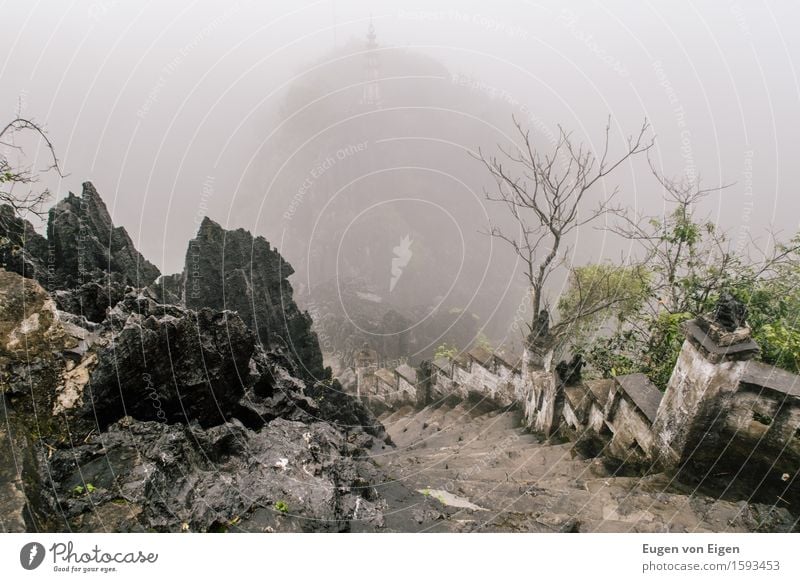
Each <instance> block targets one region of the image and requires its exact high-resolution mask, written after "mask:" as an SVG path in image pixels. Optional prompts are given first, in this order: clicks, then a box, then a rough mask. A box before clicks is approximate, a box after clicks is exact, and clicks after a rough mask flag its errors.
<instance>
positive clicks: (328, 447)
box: [0, 184, 386, 531]
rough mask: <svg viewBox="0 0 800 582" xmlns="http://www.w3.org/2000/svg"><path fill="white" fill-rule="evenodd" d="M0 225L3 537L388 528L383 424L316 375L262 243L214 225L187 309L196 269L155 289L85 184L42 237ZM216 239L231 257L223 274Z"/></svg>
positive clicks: (206, 234) (280, 273)
mask: <svg viewBox="0 0 800 582" xmlns="http://www.w3.org/2000/svg"><path fill="white" fill-rule="evenodd" d="M2 212H3V213H4V214H3V215H4V216H6V215H8V216H7V217H8V218H9V219H13V220H7V221H5V222H3V224H4V228H5V231H3V232H4V233H5V234H4V237H5V238H4V239H3V240H2V241H0V243H1V244H0V251H2V252H4V253H6V254H4V255H3V257H4V258H9V259H14V260H16V261H17V262H16V263H14V262H13V261H6V262H5V264H6V266H9V267H10V268H11V267H16V271H17V272H10V271H6V270H3V269H0V389H1V391H2V398H3V404H4V406H3V407H2V408H1V409H0V415H1V417H0V529H2V530H3V531H54V530H55V531H59V530H70V531H99V530H107V531H108V530H110V531H187V530H190V531H220V530H226V529H238V530H242V531H347V530H350V529H351V528H355V529H357V530H359V531H365V530H366V531H369V530H373V529H375V528H383V527H384V523H383V512H384V510H385V501H383V500H382V499H381V498H380V496H379V495H378V494H377V493H376V490H375V489H374V487H373V485H372V483H373V482H375V481H379V480H381V479H382V478H381V477H380V476H379V475H378V474H377V470H376V468H375V465H374V463H373V462H372V461H370V460H369V458H368V457H367V454H366V453H367V450H368V449H369V448H371V447H374V446H386V445H385V444H382V440H383V439H384V438H385V433H384V431H383V427H382V426H381V425H380V423H378V422H377V421H376V420H375V419H374V417H373V416H372V415H371V414H370V413H369V412H368V411H367V410H366V409H365V408H364V407H363V406H361V404H360V403H358V402H357V401H355V400H354V399H352V398H351V397H349V396H347V395H345V394H344V393H343V392H342V391H341V387H340V386H338V383H337V382H335V381H333V380H330V379H329V377H328V376H326V375H325V370H323V369H322V366H321V362H322V356H321V353H320V351H319V347H318V344H317V341H316V336H314V335H313V333H312V332H311V331H310V321H309V318H308V316H307V315H306V314H304V313H302V312H300V310H299V309H298V308H297V307H296V305H295V304H294V301H293V299H292V297H291V286H290V285H289V283H288V281H287V280H286V277H287V276H288V275H289V274H290V273H291V268H290V267H289V266H288V265H287V264H286V263H285V262H284V261H283V260H282V259H281V257H280V255H279V254H278V253H277V252H276V251H274V250H272V249H271V248H270V247H269V244H268V243H267V242H266V241H264V240H263V239H261V238H256V239H253V237H252V236H251V235H249V233H246V232H244V231H236V232H234V233H225V232H224V231H222V229H221V228H219V227H218V226H217V225H215V224H214V223H212V222H211V221H208V220H207V221H206V222H205V223H204V228H203V229H201V232H200V234H199V235H198V239H199V240H200V245H199V246H200V247H202V249H201V252H202V253H209V256H210V257H211V258H210V259H208V260H206V257H204V256H201V257H200V261H201V263H202V265H203V269H202V270H201V273H202V275H203V276H204V277H206V278H207V281H208V283H209V287H208V289H207V293H206V294H205V295H203V296H202V298H203V300H202V301H199V298H198V297H194V298H192V301H190V303H191V305H188V306H187V305H186V304H185V303H184V302H183V301H182V298H183V297H185V296H187V294H190V293H191V289H190V288H189V287H187V285H188V284H189V283H187V281H190V278H191V275H192V273H191V272H187V273H185V274H182V275H178V276H173V277H165V278H163V280H162V281H160V282H159V284H154V279H155V278H156V276H157V275H158V271H157V270H156V269H155V267H152V265H150V264H149V263H147V262H146V261H145V260H144V259H143V258H142V257H141V255H139V253H138V251H136V249H135V248H134V247H133V245H132V243H131V241H130V238H129V237H128V235H127V234H126V233H125V231H124V230H123V229H118V228H116V227H114V225H113V224H112V223H111V220H110V217H109V215H108V213H107V211H106V209H105V206H104V205H103V203H102V201H101V200H100V199H99V197H98V196H97V193H96V192H95V191H94V188H92V187H91V185H90V184H85V185H84V192H83V196H82V197H81V198H80V199H79V198H77V197H75V196H73V195H70V196H69V197H68V198H67V199H65V200H64V201H62V202H61V203H59V204H58V205H56V207H55V208H54V209H53V211H51V214H50V223H49V227H48V234H49V236H50V237H51V239H50V240H46V239H44V238H43V237H40V236H39V235H37V234H36V233H35V232H34V231H33V228H32V227H31V226H30V225H29V224H27V223H25V222H24V221H21V220H19V219H17V218H15V217H14V215H13V213H10V212H9V211H8V210H3V211H2ZM8 235H11V236H8ZM37 237H38V238H37ZM106 237H107V238H106ZM226 238H229V239H231V240H233V241H234V245H233V248H234V249H236V250H237V252H238V253H239V255H238V257H237V260H236V262H235V261H234V260H233V258H231V260H230V261H227V265H228V266H230V268H228V267H226V268H225V269H224V270H219V271H215V270H214V269H213V267H214V263H218V264H219V265H221V264H222V263H221V262H220V260H221V259H222V256H221V253H223V252H224V251H227V250H230V249H229V248H228V247H223V246H221V245H219V244H218V243H219V241H220V240H221V239H222V240H224V239H226ZM31 241H32V242H31ZM28 242H31V244H30V245H28V246H26V243H28ZM249 246H253V257H254V259H253V264H252V267H251V266H249V263H245V262H244V261H245V259H246V256H245V254H244V253H245V249H246V248H248V247H249ZM29 251H30V252H29ZM45 252H49V253H50V255H48V260H47V262H46V263H45V262H44V260H43V258H42V257H43V256H44V255H43V253H45ZM190 253H191V251H190ZM190 256H191V255H190ZM228 256H229V255H228V253H225V257H226V260H227V257H228ZM50 259H52V260H50ZM45 264H47V265H48V266H50V265H52V266H53V268H52V269H50V270H49V271H48V270H46V269H44V268H43V266H44V265H45ZM223 273H224V274H225V279H223V277H222V275H223ZM216 275H218V276H219V277H220V279H219V283H218V284H216V282H215V280H214V276H216ZM45 286H47V287H49V289H50V292H49V293H48V291H47V290H46V289H45ZM225 293H231V294H232V295H233V296H234V297H236V299H237V301H235V302H234V307H236V308H237V310H236V311H231V310H229V309H225V308H224V307H225V296H226V295H225ZM246 293H249V294H246ZM243 299H245V301H243ZM248 301H249V302H250V304H251V305H248ZM206 304H207V305H206ZM286 338H288V341H287V340H286ZM293 347H294V348H297V349H293ZM306 362H308V363H309V366H307V367H304V364H305V363H306ZM315 374H319V375H320V376H321V381H316V378H315V377H314V375H315ZM374 437H377V438H374Z"/></svg>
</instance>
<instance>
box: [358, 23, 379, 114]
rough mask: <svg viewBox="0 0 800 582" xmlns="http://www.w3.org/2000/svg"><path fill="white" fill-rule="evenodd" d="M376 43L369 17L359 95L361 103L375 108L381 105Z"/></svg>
mask: <svg viewBox="0 0 800 582" xmlns="http://www.w3.org/2000/svg"><path fill="white" fill-rule="evenodd" d="M377 48H378V43H377V42H376V35H375V25H374V24H373V23H372V17H371V16H370V19H369V28H368V29H367V52H366V53H365V59H366V62H365V63H364V70H365V77H366V78H365V79H364V81H365V84H364V92H363V94H362V96H361V104H362V105H368V106H371V107H375V108H380V106H381V92H380V87H379V86H378V69H379V62H378V53H377V50H376V49H377Z"/></svg>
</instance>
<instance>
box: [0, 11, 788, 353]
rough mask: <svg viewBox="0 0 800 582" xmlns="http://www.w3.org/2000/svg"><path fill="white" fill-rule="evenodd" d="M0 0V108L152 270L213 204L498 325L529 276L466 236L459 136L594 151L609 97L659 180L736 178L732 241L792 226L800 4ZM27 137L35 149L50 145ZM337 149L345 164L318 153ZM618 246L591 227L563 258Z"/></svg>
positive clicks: (316, 274) (639, 166)
mask: <svg viewBox="0 0 800 582" xmlns="http://www.w3.org/2000/svg"><path fill="white" fill-rule="evenodd" d="M3 14H4V17H3V19H2V22H0V38H1V39H2V41H0V42H2V43H3V48H4V50H3V51H2V53H0V54H2V55H3V57H2V61H0V62H1V63H2V64H1V65H0V82H1V84H0V86H2V91H1V92H0V109H2V111H3V112H4V114H5V117H6V118H7V119H11V118H12V117H13V115H14V114H15V112H16V111H17V110H19V111H20V113H21V114H22V115H24V116H27V117H31V118H33V119H35V120H36V121H38V122H40V123H42V124H43V125H45V126H46V128H47V131H48V135H49V136H50V138H51V140H52V141H53V143H54V145H55V147H56V150H57V153H58V155H59V157H60V159H61V162H62V165H63V170H64V174H65V176H64V177H63V178H59V177H58V176H56V175H53V174H52V173H51V174H47V175H45V176H43V178H42V183H43V185H46V186H48V187H49V188H50V189H51V190H52V191H53V193H54V195H55V198H56V199H57V198H59V197H62V196H64V195H66V193H67V191H69V190H72V191H74V192H79V191H80V184H81V183H82V182H83V181H85V180H91V181H92V182H94V184H95V186H96V187H97V189H98V191H99V192H100V193H101V195H102V196H103V197H104V198H105V200H106V201H107V203H108V206H109V209H110V211H111V213H112V215H113V217H114V220H115V222H116V223H117V224H119V225H122V226H124V227H125V228H126V229H127V230H128V232H129V233H130V234H131V236H132V238H133V240H134V242H135V243H136V245H137V247H138V248H139V249H140V250H141V252H142V253H143V254H144V255H145V256H146V257H148V258H149V259H150V260H151V261H152V262H154V263H155V264H156V265H157V266H158V267H159V268H160V269H161V271H162V272H163V273H172V272H177V271H180V270H181V269H182V265H183V260H184V254H185V251H186V241H187V240H188V239H190V238H191V237H192V235H193V234H194V232H195V231H196V229H197V226H198V225H199V223H200V220H201V219H202V217H203V216H204V215H206V214H207V215H209V216H210V217H212V218H214V219H215V220H216V221H218V222H220V223H221V224H222V225H223V226H226V227H243V228H247V229H249V230H252V231H254V232H256V233H257V234H260V235H263V236H265V237H266V238H267V239H268V240H270V241H271V242H272V243H273V244H275V245H276V246H277V247H278V248H279V249H280V250H281V252H282V253H283V254H284V255H285V256H286V257H287V258H289V260H290V261H291V262H292V263H293V264H294V265H295V268H296V270H297V271H298V273H297V274H296V275H295V276H294V277H295V280H294V284H295V286H296V288H297V289H298V290H299V291H304V290H309V289H311V288H313V286H314V285H315V284H320V285H322V284H325V283H326V282H329V281H331V280H334V281H336V280H349V279H354V280H359V281H363V280H364V278H365V277H366V278H367V279H369V278H370V276H372V275H374V274H375V273H374V270H375V269H376V268H383V267H380V266H381V265H385V268H384V271H385V272H383V271H381V273H382V274H380V276H378V275H375V280H373V281H372V282H369V281H368V282H367V283H365V287H364V288H363V289H362V290H361V291H360V292H361V293H362V295H363V294H367V295H369V294H372V295H375V294H377V296H379V297H380V298H382V300H384V302H386V301H388V299H387V298H389V297H390V293H395V290H396V295H391V297H393V299H392V304H393V305H398V306H402V307H404V308H406V309H412V308H414V306H416V305H420V304H424V305H430V304H438V303H442V302H444V305H449V306H450V307H453V306H455V307H458V308H465V309H470V310H472V311H475V312H477V313H480V314H481V317H482V318H483V319H482V320H481V321H487V320H488V319H491V318H495V319H497V318H498V317H499V319H498V321H499V323H498V328H503V327H504V326H506V325H507V322H508V320H509V317H510V314H513V312H514V309H515V306H516V305H518V304H519V301H520V294H521V293H523V292H524V287H523V286H522V281H521V280H520V279H519V278H518V277H516V275H515V274H514V269H515V267H514V260H513V257H511V256H509V255H508V254H507V250H506V249H500V248H498V247H496V246H491V245H490V243H489V242H488V241H485V240H484V239H482V238H481V237H480V236H478V235H477V233H478V231H479V230H480V228H481V226H485V225H486V223H487V221H488V217H489V216H492V213H493V212H496V210H492V209H491V208H488V207H487V203H486V202H485V201H483V200H482V197H481V189H482V188H483V187H485V186H487V185H488V184H490V183H491V182H490V181H489V180H487V179H486V178H487V177H486V176H485V175H483V174H481V168H480V167H479V166H478V165H476V161H475V160H474V159H473V158H472V157H470V155H469V152H470V151H472V152H474V151H476V150H477V149H478V148H482V149H483V150H484V151H487V152H492V151H493V150H494V149H495V147H496V144H497V143H501V144H502V143H509V140H513V136H512V135H511V115H512V114H513V115H515V116H516V117H517V118H518V119H519V120H520V121H521V122H523V123H524V124H525V125H526V126H528V127H530V129H531V131H532V133H533V134H534V136H535V139H536V140H537V141H536V143H537V144H540V145H541V146H542V147H547V145H548V143H549V142H548V140H549V139H550V137H551V136H552V135H553V133H554V132H556V131H557V125H558V124H560V125H562V126H563V127H564V128H566V129H567V130H570V131H573V132H574V134H573V135H574V136H575V138H576V139H577V140H579V141H584V142H585V143H587V144H588V145H589V146H590V147H593V148H599V147H601V146H602V140H603V137H604V128H605V125H606V120H607V118H608V117H609V116H610V117H611V120H612V131H611V136H612V143H611V145H612V148H615V147H616V148H619V147H623V146H624V139H625V137H626V136H627V135H628V134H630V133H632V132H635V131H636V130H637V128H638V127H639V126H640V125H641V123H642V120H643V119H645V118H646V119H648V120H649V121H650V123H651V124H652V128H653V131H654V133H655V134H656V136H657V142H656V143H657V145H656V147H655V149H654V150H653V151H652V154H651V157H652V159H653V162H654V164H655V165H656V166H658V167H659V168H660V169H661V170H662V171H663V172H664V173H665V174H666V175H672V176H679V177H680V176H686V177H689V178H690V179H695V178H700V179H702V183H703V184H704V185H706V186H715V185H718V184H722V183H726V184H729V183H732V186H730V187H729V188H727V189H725V190H724V191H722V192H721V193H719V194H718V195H715V196H713V197H712V198H710V199H709V200H708V207H707V211H708V212H709V215H710V216H711V218H712V219H713V220H715V221H716V222H718V223H719V224H720V225H721V226H723V227H724V228H726V229H730V230H731V233H732V236H733V237H744V236H749V235H750V234H751V233H752V234H753V235H758V234H759V233H761V232H763V229H765V228H767V227H774V228H775V229H777V230H779V231H783V232H784V234H786V235H787V236H788V235H789V234H793V233H794V232H795V231H796V230H797V229H798V216H800V214H799V213H798V207H800V202H798V197H797V194H796V185H797V184H798V183H799V182H800V167H798V166H799V165H798V164H797V163H796V161H795V157H796V155H797V152H798V150H800V148H798V145H800V143H798V142H800V137H798V136H800V84H798V78H797V71H796V63H797V61H798V57H800V38H798V36H797V35H796V34H795V31H794V28H795V25H796V23H797V22H798V18H800V6H798V5H797V4H796V3H795V2H790V1H788V0H787V1H775V2H761V3H750V2H686V3H683V2H681V3H670V4H664V3H653V2H641V1H632V0H631V1H617V2H608V3H603V4H602V5H601V4H600V3H597V2H574V3H570V5H569V7H568V8H565V7H564V3H562V2H555V1H541V2H535V3H534V2H522V1H519V2H517V1H514V2H495V3H486V2H475V1H460V2H455V1H452V2H430V1H428V2H408V1H404V2H402V3H401V2H386V1H372V2H366V1H358V2H357V1H349V2H348V1H341V0H340V1H336V2H333V1H317V2H297V1H294V2H278V1H270V2H246V1H239V2H233V3H223V2H177V1H176V2H170V3H155V2H146V3H141V2H136V3H134V2H121V1H120V2H117V1H111V0H108V1H102V0H97V1H90V2H73V3H69V4H67V3H63V2H56V1H49V2H48V1H45V2H38V3H28V2H6V3H5V4H4V11H3ZM370 22H372V24H373V25H374V29H375V34H376V42H377V47H378V49H379V50H378V52H379V53H380V55H381V57H380V59H379V66H378V68H377V71H378V75H379V79H380V78H382V77H381V76H382V75H384V74H385V75H387V76H391V77H392V78H391V80H386V81H382V82H381V83H379V85H380V87H381V92H382V94H381V98H382V103H381V107H380V108H378V109H379V111H378V112H377V113H375V114H371V115H370V116H368V120H364V119H362V120H359V119H357V118H358V114H357V112H355V110H351V109H348V103H350V104H352V105H353V106H355V105H356V104H357V103H358V102H359V96H361V95H363V87H364V83H363V81H364V79H365V78H366V77H365V75H367V74H368V71H369V68H368V66H367V65H365V64H364V62H365V57H364V54H363V52H364V50H365V46H366V35H367V31H368V26H369V24H370ZM387 71H388V72H387ZM423 134H424V135H423ZM549 136H550V137H549ZM422 138H424V140H425V142H424V143H422V141H420V140H422ZM415 139H416V140H417V141H415ZM364 143H368V144H372V145H371V146H370V145H368V146H366V147H365V148H363V149H364V150H365V151H368V152H369V155H361V154H359V153H358V151H360V150H358V148H359V144H364ZM376 143H380V144H381V145H380V147H377V146H375V144H376ZM347 148H351V149H347ZM352 148H356V149H355V150H353V149H352ZM339 152H343V153H341V154H340V153H339ZM26 153H27V154H28V158H29V160H31V161H32V163H34V164H36V165H42V164H43V162H42V160H44V159H45V158H44V155H45V152H44V150H43V149H39V150H37V149H36V148H35V147H34V148H29V149H28V150H27V151H26ZM330 156H332V159H333V160H334V163H333V164H332V165H334V166H338V169H337V173H334V172H330V173H328V171H327V169H325V168H323V171H315V168H316V167H317V166H318V165H319V164H320V163H321V162H323V161H324V160H325V159H326V158H327V157H330ZM398 169H400V170H403V171H398ZM376 172H378V173H379V174H375V173H376ZM387 172H388V173H387ZM392 172H394V173H392ZM317 174H318V175H320V176H321V175H323V174H325V175H326V178H325V180H318V179H317ZM309 175H311V176H314V179H313V180H312V181H313V184H311V185H309V186H308V188H306V189H304V190H302V194H301V195H300V197H299V198H298V195H297V194H298V192H300V191H301V189H302V188H303V183H304V182H305V180H306V179H307V178H308V176H309ZM376 175H377V178H376V177H375V176H376ZM354 184H355V185H354ZM454 184H459V185H458V186H454ZM615 185H620V187H621V194H620V200H622V201H623V202H624V203H625V204H626V205H629V206H631V207H634V208H637V209H640V210H642V211H644V212H648V213H658V212H659V211H660V210H661V193H660V191H659V189H658V188H657V184H656V183H655V181H654V179H653V178H652V176H651V174H650V170H649V168H648V166H647V163H646V162H645V161H644V160H642V159H639V160H634V161H632V162H631V163H629V164H625V165H624V166H623V167H621V168H620V169H619V171H618V172H617V173H616V174H615V175H614V176H613V180H610V181H607V182H606V183H604V184H602V186H601V189H606V192H607V191H608V190H610V189H611V188H613V187H614V186H615ZM312 190H313V196H312V195H311V191H312ZM306 191H308V192H306ZM339 192H343V194H342V195H341V197H337V193H339ZM307 193H308V195H307V196H306V194H307ZM599 195H602V193H600V194H599ZM339 200H347V201H348V202H347V203H346V204H344V203H343V204H344V206H342V207H341V208H338V207H337V206H336V204H337V203H338V202H337V201H339ZM387 205H388V206H387ZM392 205H393V206H392ZM298 207H301V214H302V212H305V213H306V214H305V215H304V216H305V218H303V220H299V219H298V220H294V216H295V214H296V212H297V208H298ZM390 207H391V208H393V210H392V211H391V212H390V213H388V214H387V213H383V214H382V213H381V212H382V210H381V209H385V208H390ZM375 208H378V210H379V211H378V212H377V213H375ZM370 212H372V213H373V214H372V215H371V217H370V215H369V214H367V216H368V217H369V220H366V219H364V216H365V213H370ZM437 212H438V213H440V216H437V214H436V213H437ZM287 213H288V214H287ZM287 216H289V218H290V219H287V218H286V217H287ZM326 224H327V225H328V226H327V227H326ZM398 225H399V226H398ZM406 235H410V236H411V239H414V237H415V236H416V237H417V246H416V247H412V248H414V249H417V252H416V255H415V256H417V257H418V258H417V261H414V260H413V258H411V259H410V260H409V261H408V266H409V269H410V270H409V272H408V275H407V281H406V283H405V288H404V287H403V286H402V281H399V282H398V281H395V282H394V283H392V282H391V278H390V275H389V273H390V269H391V265H390V262H391V260H392V256H395V257H397V256H398V255H397V253H396V252H395V254H394V255H392V252H393V249H394V246H395V245H401V241H402V240H403V237H404V236H406ZM382 236H385V237H386V240H385V241H384V240H381V242H380V245H378V246H379V247H380V248H379V249H378V251H375V250H374V249H373V248H372V247H371V242H374V240H377V238H380V237H382ZM348 237H349V238H348ZM482 240H483V242H481V241H482ZM409 244H411V243H409ZM380 249H384V250H380ZM627 250H628V249H627V247H626V246H625V245H624V244H622V243H620V242H619V241H615V240H613V239H612V238H611V237H609V236H608V235H607V234H606V233H603V232H598V231H595V230H590V229H589V230H584V231H581V233H580V234H579V237H578V239H577V240H576V241H575V252H574V255H573V260H574V261H576V262H585V261H589V260H600V259H602V258H615V257H618V256H619V254H620V253H623V254H624V253H625V252H626V251H627ZM384 251H385V252H384ZM428 251H429V252H428ZM376 252H378V253H379V254H380V253H383V254H380V256H379V257H377V258H376V257H375V253H376ZM448 253H449V254H448ZM423 259H424V260H423ZM376 265H377V266H376ZM360 269H361V270H360ZM492 269H494V270H492ZM362 271H363V272H362ZM379 279H380V281H383V283H380V281H378V280H379ZM376 281H378V282H376ZM379 283H380V285H384V284H385V286H388V287H389V288H387V289H382V288H378V287H380V285H379ZM340 287H341V286H340ZM454 289H455V290H454ZM459 290H461V291H462V293H461V294H460V295H459V293H458V291H459ZM355 291H359V290H358V289H355ZM338 292H339V294H341V289H339V290H338ZM331 293H332V291H331ZM421 294H422V295H424V297H419V295H421ZM476 297H477V298H478V299H477V300H476V301H477V303H476V304H475V305H471V304H470V302H471V301H473V300H475V298H476ZM448 298H449V299H448ZM311 303H313V301H312V302H311ZM501 303H502V304H504V305H505V307H503V308H502V309H501V310H500V311H499V312H495V308H494V307H493V306H492V304H495V305H497V304H501ZM422 312H424V313H427V312H425V309H423V310H422ZM420 313H421V312H416V311H415V312H413V315H411V316H408V317H411V318H412V319H414V318H416V317H419V319H420V320H424V319H425V318H426V317H427V315H424V314H423V315H420ZM498 313H502V314H504V315H502V317H500V316H499V315H498ZM469 333H471V332H469ZM493 333H497V330H494V331H493ZM425 347H426V346H418V349H420V350H422V349H423V348H425Z"/></svg>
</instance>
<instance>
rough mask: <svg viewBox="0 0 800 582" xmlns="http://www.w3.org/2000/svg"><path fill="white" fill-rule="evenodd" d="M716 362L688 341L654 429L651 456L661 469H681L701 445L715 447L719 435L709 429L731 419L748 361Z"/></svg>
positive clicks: (682, 350)
mask: <svg viewBox="0 0 800 582" xmlns="http://www.w3.org/2000/svg"><path fill="white" fill-rule="evenodd" d="M715 360H717V358H709V357H708V354H707V353H705V352H704V350H703V348H702V347H701V346H700V345H698V344H697V343H695V342H694V341H692V340H690V339H688V338H687V339H686V340H685V341H684V343H683V348H682V349H681V353H680V355H679V356H678V362H677V364H676V365H675V369H674V370H673V372H672V376H671V377H670V380H669V384H668V385H667V390H666V392H665V393H664V399H663V400H662V401H661V406H660V407H659V409H658V413H657V415H656V419H655V421H654V426H653V433H654V435H655V436H654V441H653V448H652V449H651V451H650V454H651V456H652V458H653V460H654V462H655V463H656V464H657V465H658V466H660V467H661V468H665V469H674V468H677V467H679V466H680V465H681V464H682V463H684V462H685V461H686V460H687V459H688V458H689V457H690V456H691V455H692V454H693V453H694V452H696V451H697V450H698V449H699V447H700V445H701V444H702V446H703V447H707V446H709V445H711V442H710V439H714V438H715V436H714V435H709V434H708V429H709V428H710V427H711V425H712V424H713V423H714V422H715V420H716V419H718V418H724V417H725V416H727V414H728V411H729V404H730V402H731V400H730V396H731V394H732V393H734V392H736V390H737V389H738V386H739V379H740V378H741V376H742V374H743V372H744V369H745V365H746V362H744V361H741V360H734V359H721V360H719V361H715Z"/></svg>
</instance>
